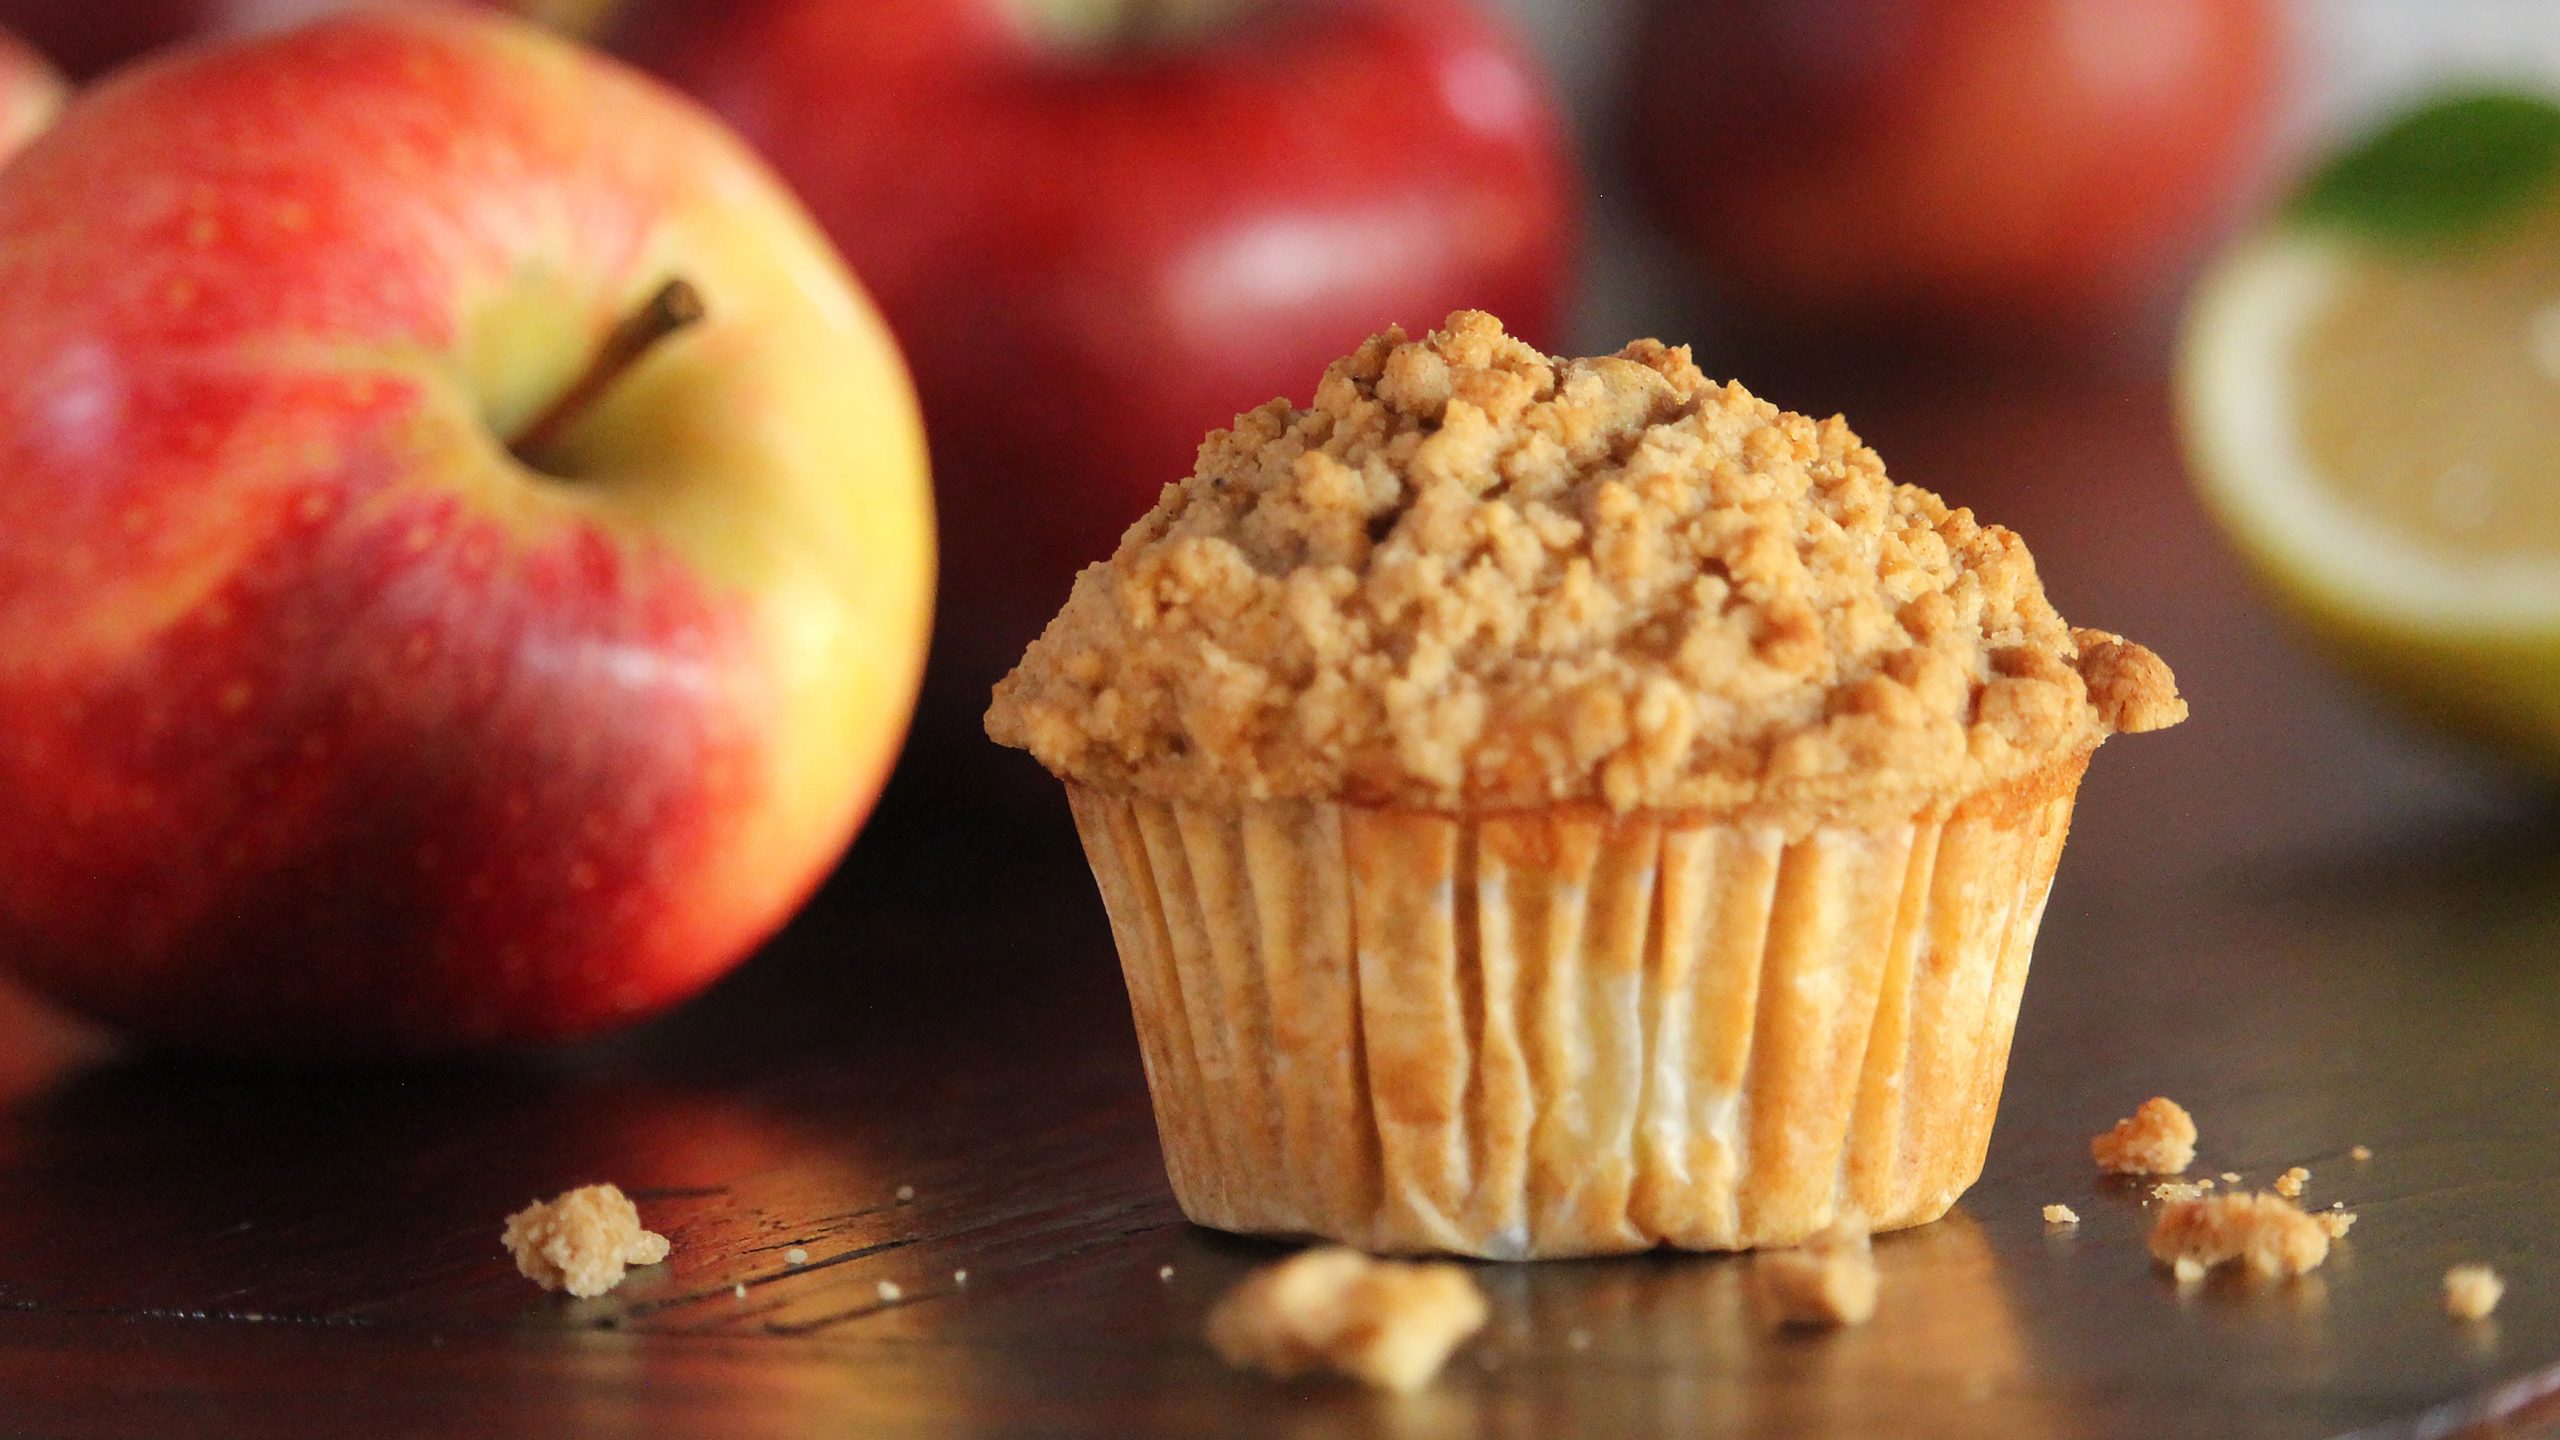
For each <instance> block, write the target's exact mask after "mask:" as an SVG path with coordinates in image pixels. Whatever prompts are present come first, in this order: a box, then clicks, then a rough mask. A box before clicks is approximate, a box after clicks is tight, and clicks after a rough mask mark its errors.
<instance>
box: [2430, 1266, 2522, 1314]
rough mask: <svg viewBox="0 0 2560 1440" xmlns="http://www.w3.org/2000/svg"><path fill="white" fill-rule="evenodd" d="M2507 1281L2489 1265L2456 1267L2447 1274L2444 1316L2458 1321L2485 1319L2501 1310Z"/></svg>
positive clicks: (2445, 1278) (2445, 1279) (2445, 1274)
mask: <svg viewBox="0 0 2560 1440" xmlns="http://www.w3.org/2000/svg"><path fill="white" fill-rule="evenodd" d="M2506 1293H2507V1282H2505V1281H2504V1280H2501V1279H2499V1278H2498V1272H2497V1271H2495V1270H2492V1269H2490V1268H2489V1267H2488V1266H2486V1265H2456V1266H2454V1267H2453V1268H2452V1269H2450V1270H2447V1271H2446V1272H2444V1313H2446V1314H2447V1315H2450V1316H2452V1317H2453V1318H2454V1319H2456V1320H2486V1319H2488V1318H2489V1312H2490V1311H2492V1310H2495V1309H2497V1308H2498V1297H2499V1296H2501V1295H2504V1294H2506Z"/></svg>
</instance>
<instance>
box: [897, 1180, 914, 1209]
mask: <svg viewBox="0 0 2560 1440" xmlns="http://www.w3.org/2000/svg"><path fill="white" fill-rule="evenodd" d="M915 1198H916V1187H914V1186H913V1185H901V1186H899V1187H898V1203H899V1204H901V1205H912V1204H914V1203H915Z"/></svg>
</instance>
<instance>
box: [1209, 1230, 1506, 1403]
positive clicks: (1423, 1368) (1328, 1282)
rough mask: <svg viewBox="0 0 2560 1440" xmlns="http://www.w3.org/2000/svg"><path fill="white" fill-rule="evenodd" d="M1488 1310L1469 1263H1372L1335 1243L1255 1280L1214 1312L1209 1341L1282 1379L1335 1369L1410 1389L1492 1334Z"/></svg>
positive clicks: (1232, 1358) (1234, 1361)
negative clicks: (1471, 1342)
mask: <svg viewBox="0 0 2560 1440" xmlns="http://www.w3.org/2000/svg"><path fill="white" fill-rule="evenodd" d="M1485 1314H1486V1311H1485V1303H1484V1296H1483V1294H1482V1293H1481V1292H1479V1291H1478V1290H1477V1289H1476V1282H1475V1281H1474V1279H1473V1278H1472V1277H1470V1276H1469V1275H1468V1274H1467V1272H1466V1271H1465V1269H1463V1268H1462V1267H1460V1266H1456V1265H1449V1264H1437V1263H1435V1264H1408V1263H1401V1262H1398V1261H1393V1260H1372V1259H1370V1258H1369V1257H1368V1256H1366V1255H1363V1254H1361V1253H1360V1252H1359V1251H1357V1250H1349V1249H1345V1248H1343V1247H1341V1246H1338V1245H1327V1246H1320V1247H1318V1248H1316V1249H1312V1250H1304V1251H1301V1252H1299V1253H1298V1254H1296V1255H1293V1256H1291V1257H1289V1258H1288V1259H1286V1260H1283V1261H1281V1262H1280V1263H1279V1264H1276V1265H1270V1266H1265V1267H1264V1268H1263V1269H1260V1270H1257V1271H1255V1272H1254V1273H1253V1274H1251V1275H1248V1276H1246V1277H1245V1278H1244V1280H1243V1281H1242V1282H1240V1283H1239V1284H1238V1285H1237V1286H1236V1288H1235V1289H1234V1290H1232V1291H1230V1292H1228V1294H1227V1296H1226V1298H1224V1299H1222V1300H1220V1301H1219V1302H1218V1305H1217V1308H1216V1309H1214V1310H1212V1311H1211V1312H1210V1313H1209V1344H1210V1346H1211V1348H1213V1349H1215V1350H1216V1351H1217V1352H1218V1355H1219V1358H1221V1359H1223V1360H1225V1361H1226V1362H1227V1363H1228V1364H1230V1365H1234V1366H1238V1367H1240V1368H1252V1369H1258V1370H1262V1371H1264V1372H1266V1373H1268V1374H1271V1375H1275V1376H1278V1377H1280V1378H1282V1379H1286V1378H1288V1377H1290V1376H1293V1375H1301V1374H1305V1373H1306V1372H1308V1371H1311V1370H1316V1369H1330V1370H1334V1371H1338V1372H1340V1373H1341V1374H1344V1375H1348V1376H1350V1377H1352V1378H1353V1379H1355V1380H1358V1381H1360V1382H1361V1383H1363V1384H1366V1385H1371V1386H1375V1387H1377V1388H1379V1389H1382V1390H1393V1391H1398V1392H1409V1391H1413V1390H1419V1389H1421V1388H1422V1387H1423V1386H1424V1385H1426V1384H1429V1383H1430V1380H1431V1377H1432V1376H1434V1375H1437V1374H1438V1373H1440V1367H1441V1366H1442V1365H1443V1364H1444V1363H1446V1362H1447V1361H1448V1358H1449V1352H1450V1351H1452V1350H1455V1349H1456V1348H1457V1347H1458V1345H1459V1343H1460V1342H1461V1341H1463V1340H1465V1339H1466V1338H1467V1337H1468V1336H1470V1335H1473V1334H1474V1333H1476V1331H1478V1330H1480V1329H1482V1328H1484V1322H1485Z"/></svg>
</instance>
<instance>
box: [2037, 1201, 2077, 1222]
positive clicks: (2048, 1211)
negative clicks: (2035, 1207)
mask: <svg viewBox="0 0 2560 1440" xmlns="http://www.w3.org/2000/svg"><path fill="white" fill-rule="evenodd" d="M2044 1223H2046V1224H2047V1225H2077V1224H2079V1223H2080V1212H2079V1211H2077V1210H2074V1209H2072V1208H2071V1207H2070V1206H2068V1205H2047V1206H2046V1207H2044Z"/></svg>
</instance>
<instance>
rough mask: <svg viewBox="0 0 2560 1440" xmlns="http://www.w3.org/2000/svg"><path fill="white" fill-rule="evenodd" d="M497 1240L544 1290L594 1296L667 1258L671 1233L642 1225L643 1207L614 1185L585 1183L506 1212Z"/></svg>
mask: <svg viewBox="0 0 2560 1440" xmlns="http://www.w3.org/2000/svg"><path fill="white" fill-rule="evenodd" d="M499 1243H500V1244H502V1245H504V1246H506V1247H507V1253H508V1254H510V1255H513V1256H514V1257H515V1261H516V1269H518V1270H519V1271H522V1272H523V1274H524V1277H525V1278H526V1279H528V1280H530V1281H532V1282H533V1283H534V1284H536V1285H539V1286H541V1287H542V1288H543V1289H545V1290H566V1291H568V1292H569V1293H570V1294H572V1295H575V1296H577V1297H578V1298H580V1299H582V1300H583V1299H592V1298H593V1297H595V1296H598V1295H602V1294H603V1293H605V1292H606V1291H608V1290H610V1289H612V1288H613V1287H614V1286H616V1285H619V1284H621V1283H622V1277H623V1274H624V1272H625V1271H626V1270H628V1269H629V1268H630V1267H631V1266H634V1265H655V1264H657V1263H658V1262H659V1261H661V1260H664V1259H666V1258H667V1237H666V1236H664V1235H660V1234H658V1233H657V1232H656V1231H654V1230H646V1229H643V1228H641V1225H640V1210H639V1207H637V1206H635V1205H633V1204H632V1203H631V1197H630V1196H627V1195H625V1194H623V1193H622V1190H621V1187H619V1186H615V1185H581V1186H579V1187H578V1188H577V1189H575V1190H568V1191H564V1192H562V1193H560V1194H558V1195H554V1196H552V1197H551V1198H550V1199H548V1200H536V1201H534V1202H533V1203H532V1204H530V1205H527V1206H526V1207H524V1208H523V1209H522V1210H519V1211H517V1212H516V1213H514V1214H513V1215H510V1216H508V1217H507V1226H506V1229H505V1231H504V1232H503V1233H501V1234H500V1236H499Z"/></svg>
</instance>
